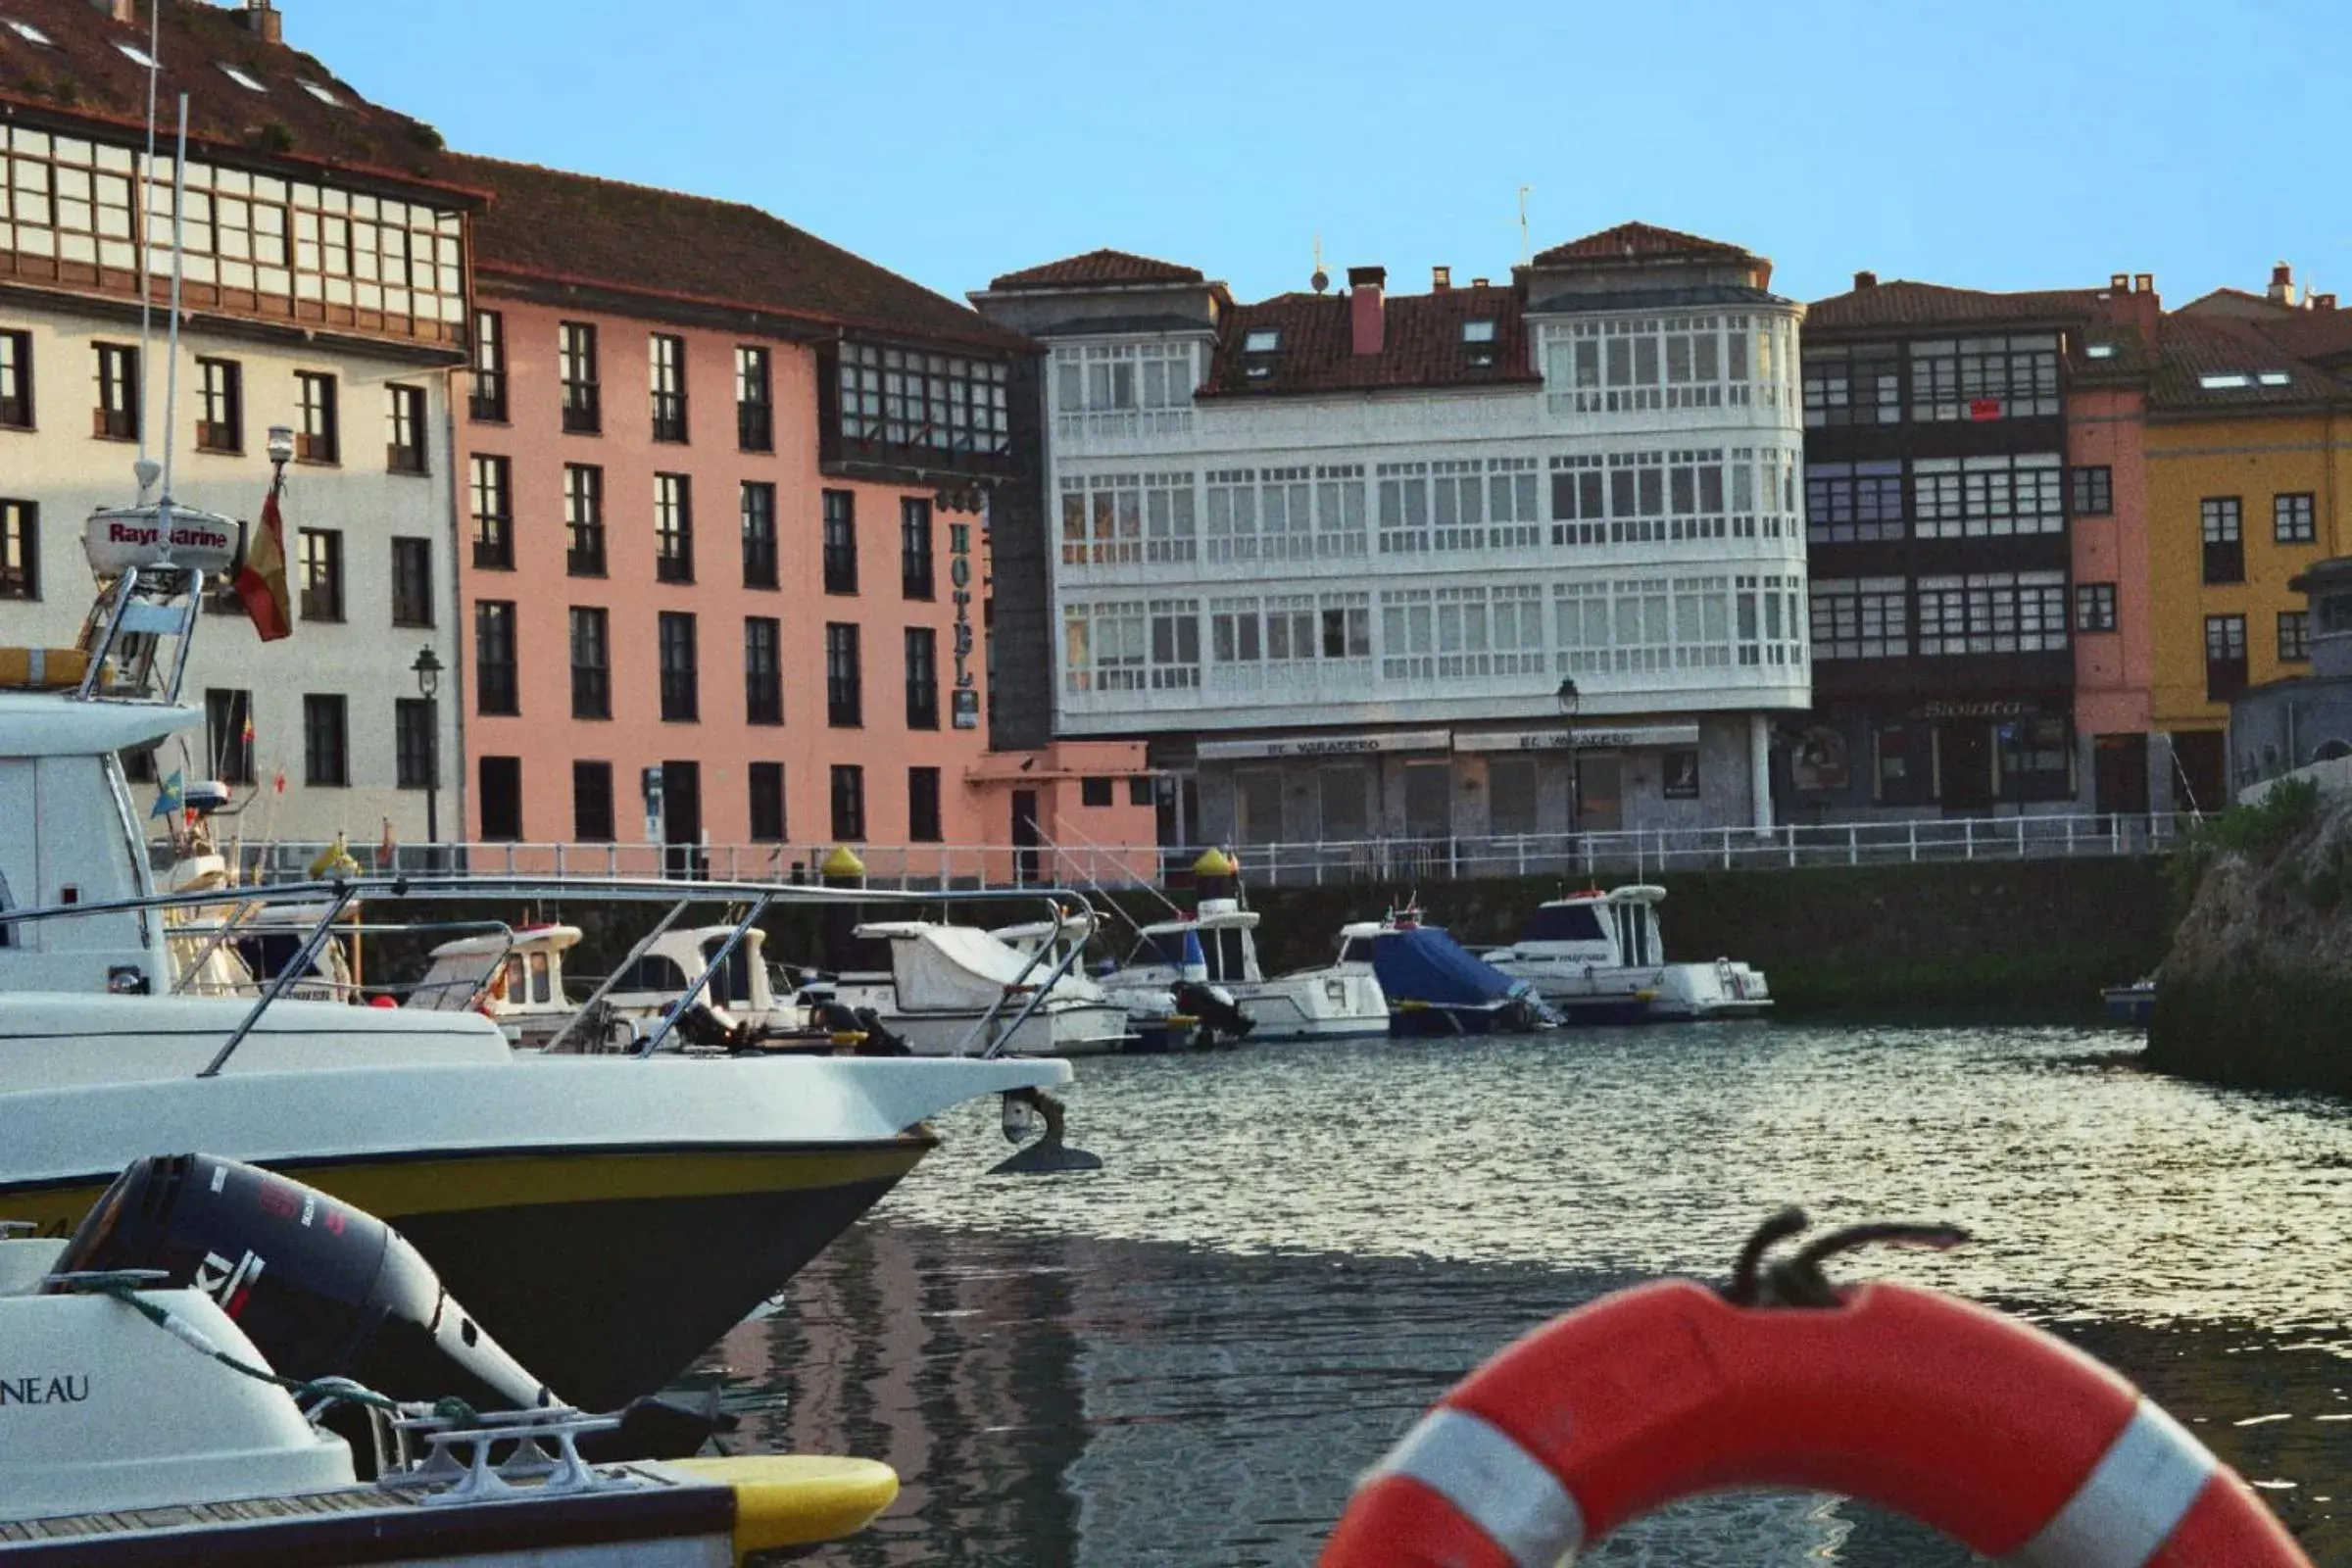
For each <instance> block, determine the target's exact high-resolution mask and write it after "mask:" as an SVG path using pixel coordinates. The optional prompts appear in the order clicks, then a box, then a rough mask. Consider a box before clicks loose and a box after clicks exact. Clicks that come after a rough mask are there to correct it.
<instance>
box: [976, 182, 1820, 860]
mask: <svg viewBox="0 0 2352 1568" xmlns="http://www.w3.org/2000/svg"><path fill="white" fill-rule="evenodd" d="M1769 280H1770V265H1769V264H1768V263H1766V262H1765V261H1763V260H1762V259H1761V258H1758V257H1755V256H1753V255H1750V254H1749V253H1747V252H1745V251H1742V250H1740V249H1739V248H1738V247H1735V246H1731V245H1724V244H1720V243H1718V242H1715V241H1711V240H1704V239H1699V238H1696V237H1694V236H1691V235H1685V234H1676V233H1673V232H1671V231H1668V230H1664V229H1658V228H1653V227H1650V226H1648V225H1645V224H1639V223H1635V224H1626V225H1623V226H1621V227H1619V228H1616V229H1611V230H1608V231H1606V232H1605V233H1600V234H1595V235H1592V236H1589V237H1588V238H1586V239H1582V240H1578V241H1576V242H1573V243H1571V244H1568V245H1563V246H1559V247H1556V248H1554V249H1552V250H1549V251H1545V252H1544V253H1542V254H1541V255H1538V256H1537V257H1536V258H1535V259H1534V261H1533V263H1532V264H1531V265H1529V266H1527V267H1524V268H1522V269H1519V270H1517V272H1516V273H1515V274H1514V276H1513V278H1512V279H1511V281H1510V282H1509V283H1508V284H1505V285H1495V284H1493V283H1490V282H1489V281H1488V280H1487V279H1485V278H1478V279H1473V280H1472V281H1470V282H1469V283H1468V284H1467V285H1465V286H1456V285H1454V284H1453V283H1452V280H1451V278H1450V276H1449V275H1448V273H1447V271H1446V269H1442V268H1441V269H1438V270H1436V271H1435V272H1434V274H1433V277H1432V286H1431V288H1430V290H1429V291H1428V292H1426V293H1421V294H1391V293H1390V292H1389V291H1388V289H1387V286H1386V275H1385V273H1384V272H1383V270H1381V269H1378V268H1358V269H1354V270H1350V272H1349V273H1348V288H1347V290H1346V292H1344V293H1336V294H1335V293H1327V292H1325V291H1324V288H1325V283H1324V280H1323V278H1322V277H1321V275H1320V274H1318V276H1317V279H1316V290H1315V292H1312V293H1300V294H1285V295H1280V296H1277V297H1275V298H1273V299H1269V300H1265V301H1262V302H1258V303H1256V304H1242V303H1237V302H1236V301H1234V300H1233V299H1232V298H1231V296H1230V294H1229V292H1228V291H1227V290H1226V289H1225V288H1224V287H1223V285H1221V284H1216V283H1212V282H1209V281H1208V280H1206V279H1205V277H1204V276H1203V275H1202V274H1201V272H1200V271H1198V270H1194V269H1191V268H1186V267H1178V266H1174V265H1171V264H1167V263H1162V262H1154V261H1151V260H1148V259H1145V258H1140V257H1133V256H1126V255H1122V254H1120V253H1116V252H1107V251H1104V252H1095V253H1091V254H1089V255H1086V256H1082V257H1074V258H1071V259H1068V260H1066V261H1063V262H1057V263H1054V264H1050V265H1047V266H1044V267H1040V268H1035V269H1031V270H1027V271H1023V272H1016V273H1011V274H1008V275H1005V276H1003V277H1000V278H998V279H996V280H995V281H994V282H993V283H992V284H991V285H990V287H989V288H988V289H986V290H984V291H981V292H979V293H976V294H975V295H974V296H973V299H974V302H975V303H976V304H977V305H978V306H979V307H980V309H981V310H982V311H983V313H984V314H986V315H988V316H989V317H991V318H992V319H995V320H997V321H999V322H1001V323H1003V324H1005V325H1007V326H1010V327H1013V328H1015V329H1017V330H1020V331H1022V332H1025V333H1028V334H1029V335H1031V336H1033V337H1036V338H1039V339H1041V340H1044V341H1045V342H1047V343H1048V344H1049V345H1050V355H1049V358H1048V362H1047V366H1046V374H1045V376H1044V382H1045V384H1044V387H1043V388H1042V399H1043V407H1044V418H1045V422H1046V424H1047V427H1048V429H1049V431H1050V438H1049V453H1050V463H1049V465H1048V468H1047V491H1048V514H1049V516H1050V517H1051V519H1052V522H1051V527H1052V533H1051V535H1050V537H1051V538H1052V540H1053V541H1054V550H1053V552H1052V555H1051V557H1050V559H1049V561H1048V562H1046V563H1045V566H1046V569H1047V573H1048V594H1049V596H1050V599H1051V602H1052V604H1053V607H1054V613H1053V623H1052V625H1051V626H1050V627H1048V628H1041V629H1040V630H1041V634H1049V633H1050V636H1051V647H1050V662H1051V667H1052V669H1053V671H1054V693H1053V703H1054V726H1055V730H1056V732H1057V733H1058V734H1059V735H1061V736H1064V737H1121V738H1140V739H1144V740H1146V741H1148V743H1149V745H1150V749H1151V760H1152V765H1153V767H1154V769H1155V770H1158V771H1162V772H1164V773H1165V774H1167V775H1168V782H1167V785H1166V787H1165V788H1164V789H1163V794H1162V799H1161V802H1160V809H1161V821H1160V828H1161V833H1162V837H1163V840H1166V841H1169V842H1187V841H1203V840H1212V841H1213V840H1224V841H1230V842H1239V843H1244V844H1264V843H1277V842H1288V843H1301V842H1305V843H1320V844H1325V845H1329V846H1334V847H1335V853H1343V854H1344V853H1346V851H1345V850H1344V849H1342V848H1339V847H1344V846H1348V845H1352V844H1360V843H1362V842H1363V841H1367V840H1376V839H1378V840H1397V839H1404V840H1411V841H1417V842H1423V843H1431V844H1435V843H1440V842H1452V843H1460V842H1463V841H1468V842H1470V843H1473V844H1484V843H1490V842H1493V841H1496V840H1514V839H1522V840H1523V839H1528V838H1532V837H1535V836H1538V835H1557V834H1564V833H1566V832H1569V831H1571V830H1583V831H1605V830H1610V829H1616V828H1620V827H1640V828H1664V827H1677V826H1689V827H1697V826H1724V825H1737V826H1742V827H1748V826H1757V825H1762V824H1765V823H1768V822H1769V821H1770V809H1771V803H1770V797H1769V792H1768V790H1767V789H1766V788H1765V787H1764V779H1765V758H1766V755H1767V747H1768V723H1767V715H1770V714H1775V713H1780V712H1785V711H1791V710H1801V709H1802V708H1803V707H1804V706H1805V705H1806V703H1807V702H1808V700H1809V688H1808V679H1807V649H1806V627H1805V617H1804V614H1803V607H1804V603H1805V591H1804V582H1805V562H1804V541H1803V539H1802V537H1801V534H1800V530H1799V525H1798V518H1799V515H1800V514H1799V512H1798V503H1797V492H1796V482H1797V470H1798V466H1799V463H1800V455H1801V446H1800V430H1799V425H1798V411H1797V401H1796V400H1797V393H1796V375H1795V343H1796V327H1797V322H1798V319H1799V317H1800V314H1801V312H1800V310H1799V308H1798V307H1797V306H1795V305H1794V304H1792V303H1791V302H1789V301H1787V300H1783V299H1781V298H1779V297H1777V296H1775V295H1773V294H1771V293H1770V292H1769V290H1768V286H1767V285H1768V283H1769ZM1005 633H1006V628H1004V627H1000V635H1001V637H1002V636H1004V635H1005ZM1039 652H1041V653H1042V652H1047V650H1042V649H1041V650H1039ZM1011 654H1012V651H1011V650H1010V649H1004V650H1001V657H1005V658H1009V657H1011ZM1038 662H1039V663H1041V664H1042V663H1045V662H1047V661H1045V660H1039V661H1038Z"/></svg>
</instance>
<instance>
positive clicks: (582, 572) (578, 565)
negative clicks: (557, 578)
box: [564, 463, 605, 577]
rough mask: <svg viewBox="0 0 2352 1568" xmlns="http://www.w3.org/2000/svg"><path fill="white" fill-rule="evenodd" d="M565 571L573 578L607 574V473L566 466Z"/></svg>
mask: <svg viewBox="0 0 2352 1568" xmlns="http://www.w3.org/2000/svg"><path fill="white" fill-rule="evenodd" d="M564 571H565V572H566V573H567V574H569V575H571V576H574V577H602V576H603V575H604V574H605V470H604V469H602V468H600V467H597V466H595V465H593V464H587V463H566V464H565V465H564Z"/></svg>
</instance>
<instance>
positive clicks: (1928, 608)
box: [1919, 571, 2067, 655]
mask: <svg viewBox="0 0 2352 1568" xmlns="http://www.w3.org/2000/svg"><path fill="white" fill-rule="evenodd" d="M2066 646H2067V626H2066V573H2064V572H2062V571H2021V572H1980V573H1975V574H1972V575H1970V576H1967V577H1922V578H1920V579H1919V651H1920V652H1921V653H1922V654H1928V655H1936V654H1944V655H1950V654H2032V653H2057V652H2059V651H2061V650H2063V649H2064V648H2065V647H2066Z"/></svg>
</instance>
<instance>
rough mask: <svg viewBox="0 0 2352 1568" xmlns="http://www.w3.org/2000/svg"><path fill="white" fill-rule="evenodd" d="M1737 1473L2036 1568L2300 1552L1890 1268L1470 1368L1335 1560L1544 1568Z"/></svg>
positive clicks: (2152, 1567) (2215, 1473)
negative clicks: (1890, 1517)
mask: <svg viewBox="0 0 2352 1568" xmlns="http://www.w3.org/2000/svg"><path fill="white" fill-rule="evenodd" d="M1730 1487H1786V1488H1797V1489H1803V1490H1808V1491H1821V1492H1837V1493H1844V1494H1847V1495H1853V1496H1858V1497H1863V1498H1867V1499H1869V1500H1870V1501H1873V1502H1876V1503H1879V1504H1882V1505H1884V1506H1886V1507H1889V1508H1893V1509H1895V1510H1897V1511H1898V1512H1901V1513H1905V1514H1908V1515H1910V1516H1911V1517H1912V1518H1914V1519H1917V1520H1920V1521H1921V1522H1923V1523H1925V1524H1928V1525H1930V1526H1933V1527H1934V1528H1936V1529H1937V1530H1941V1531H1943V1532H1944V1533H1945V1534H1946V1535H1948V1536H1950V1537H1952V1538H1953V1539H1955V1540H1957V1541H1959V1542H1961V1543H1963V1544H1966V1545H1968V1546H1970V1547H1972V1548H1974V1549H1975V1550H1977V1551H1979V1552H1982V1553H1984V1554H1985V1555H1986V1556H1989V1557H1995V1558H1998V1559H2000V1560H2002V1561H2004V1562H2009V1563H2016V1564H2027V1565H2031V1568H2219V1565H2224V1564H2227V1565H2229V1568H2310V1563H2309V1560H2308V1559H2307V1558H2306V1557H2305V1556H2304V1555H2303V1553H2302V1551H2301V1550H2300V1549H2299V1548H2298V1547H2297V1546H2296V1545H2295V1543H2294V1541H2293V1539H2292V1538H2291V1537H2289V1536H2288V1535H2287V1533H2286V1531H2285V1529H2284V1528H2283V1527H2282V1526H2280V1525H2279V1523H2278V1520H2277V1518H2275V1517H2274V1516H2273V1515H2272V1513H2271V1511H2270V1510H2269V1509H2268V1508H2267V1507H2265V1506H2264V1505H2263V1503H2262V1501H2261V1500H2260V1499H2259V1498H2257V1497H2256V1496H2255V1495H2254V1494H2253V1492H2252V1491H2251V1490H2250V1489H2249V1488H2248V1487H2247V1486H2246V1484H2245V1483H2244V1482H2243V1481H2241V1480H2239V1479H2238V1477H2237V1476H2236V1475H2235V1474H2233V1473H2232V1472H2231V1471H2230V1470H2229V1469H2228V1468H2227V1467H2226V1466H2224V1465H2223V1464H2222V1463H2221V1462H2220V1461H2219V1460H2217V1459H2216V1458H2214V1456H2213V1455H2212V1454H2211V1453H2209V1452H2207V1451H2206V1449H2205V1447H2204V1446H2202V1445H2201V1444H2199V1443H2198V1442H2197V1441H2196V1439H2194V1438H2192V1437H2191V1436H2189V1435H2188V1433H2187V1432H2186V1431H2184V1430H2183V1429H2182V1428H2181V1427H2180V1426H2179V1425H2178V1424H2177V1423H2175V1422H2174V1421H2173V1419H2172V1418H2171V1417H2170V1416H2167V1415H2166V1414H2165V1413H2164V1412H2163V1411H2162V1410H2160V1409H2158V1408H2157V1407H2156V1406H2155V1405H2154V1404H2153V1403H2151V1402H2150V1401H2149V1400H2148V1399H2146V1398H2145V1397H2142V1396H2141V1395H2140V1394H2139V1392H2138V1391H2137V1390H2136V1389H2134V1388H2132V1387H2131V1384H2129V1383H2127V1382H2125V1381H2124V1379H2122V1378H2121V1377H2119V1376H2117V1375H2116V1374H2115V1373H2114V1372H2112V1371H2110V1370H2108V1369H2107V1368H2106V1367H2104V1366H2101V1365H2100V1364H2099V1363H2098V1362H2096V1361H2094V1360H2092V1359H2091V1358H2090V1357H2089V1356H2086V1355H2084V1354H2082V1352H2081V1351H2079V1350H2076V1349H2074V1348H2072V1347H2070V1346H2067V1345H2065V1344H2063V1343H2061V1342H2059V1341H2058V1340H2055V1339H2052V1338H2051V1337H2049V1336H2048V1335H2045V1334H2042V1333H2040V1332H2039V1331H2037V1330H2034V1329H2032V1328H2029V1327H2027V1326H2025V1325H2024V1324H2022V1323H2018V1322H2016V1321H2014V1320H2012V1319H2010V1318H2006V1317H2002V1316H2000V1315H1999V1314H1998V1313H1995V1312H1991V1311H1987V1310H1986V1309H1985V1308H1983V1307H1979V1306H1974V1305H1971V1304H1969V1303H1967V1302H1964V1301H1959V1300H1955V1299H1951V1298H1949V1297H1945V1296H1938V1295H1936V1293H1934V1292H1932V1291H1922V1290H1915V1289H1911V1288H1909V1287H1906V1286H1901V1285H1892V1284H1871V1285H1862V1286H1858V1287H1855V1288H1853V1289H1851V1290H1849V1291H1846V1292H1844V1293H1842V1297H1841V1300H1840V1303H1839V1304H1838V1305H1837V1306H1833V1307H1786V1306H1765V1307H1750V1306H1736V1305H1734V1304H1732V1303H1731V1302H1730V1301H1728V1300H1726V1299H1724V1298H1723V1297H1721V1296H1719V1295H1717V1294H1716V1293H1715V1292H1713V1291H1710V1290H1708V1289H1706V1288H1705V1287H1703V1286H1700V1285H1697V1284H1694V1283H1691V1282H1690V1281H1666V1282H1663V1283H1659V1284H1655V1285H1645V1286H1642V1287H1639V1288H1637V1289H1634V1290H1630V1291H1625V1292H1622V1293H1620V1294H1618V1295H1615V1296H1611V1297H1607V1298H1605V1299H1601V1300H1599V1301H1596V1302H1594V1303H1593V1304H1592V1305H1590V1306H1588V1307H1585V1308H1584V1309H1583V1310H1581V1311H1577V1312H1572V1313H1569V1314H1568V1315H1566V1316H1564V1317H1561V1318H1557V1319H1554V1320H1553V1321H1552V1322H1551V1323H1549V1324H1547V1325H1545V1326H1544V1328H1541V1329H1539V1330H1537V1331H1536V1332H1535V1333H1533V1334H1531V1335H1529V1336H1528V1337H1527V1338H1525V1339H1523V1340H1521V1341H1520V1342H1519V1343H1518V1344H1516V1345H1513V1346H1511V1347H1510V1348H1507V1349H1505V1350H1503V1351H1502V1352H1501V1353H1500V1354H1498V1355H1496V1356H1495V1357H1494V1358H1493V1359H1492V1360H1490V1361H1488V1362H1487V1363H1486V1365H1484V1366H1482V1367H1480V1368H1479V1369H1478V1370H1477V1371H1476V1372H1473V1373H1472V1374H1471V1375H1470V1376H1469V1377H1468V1378H1467V1379H1465V1380H1464V1381H1463V1382H1461V1383H1460V1384H1458V1385H1457V1386H1456V1387H1455V1388H1454V1389H1453V1390H1452V1392H1451V1393H1449V1394H1447V1395H1446V1397H1445V1398H1444V1399H1443V1400H1441V1401H1440V1402H1439V1403H1438V1405H1437V1407H1436V1408H1434V1409H1433V1410H1431V1411H1430V1412H1429V1414H1427V1415H1426V1416H1424V1417H1422V1419H1421V1421H1420V1422H1419V1423H1418V1424H1417V1425H1416V1426H1414V1427H1413V1429H1412V1430H1411V1431H1410V1432H1408V1433H1406V1434H1405V1436H1404V1438H1403V1439H1402V1440H1401V1441H1399V1442H1398V1444H1397V1446H1396V1447H1395V1448H1394V1449H1392V1450H1391V1451H1390V1453H1389V1455H1388V1457H1387V1458H1385V1459H1383V1460H1382V1461H1381V1462H1380V1464H1379V1465H1378V1466H1377V1467H1375V1468H1374V1470H1373V1471H1372V1473H1371V1474H1370V1475H1369V1476H1367V1477H1366V1478H1365V1480H1364V1482H1363V1484H1362V1485H1361V1486H1360V1487H1359V1488H1358V1489H1357V1491H1356V1494H1355V1497H1354V1500H1353V1501H1352V1502H1350V1503H1349V1504H1348V1512H1347V1514H1346V1515H1345V1516H1344V1517H1342V1519H1341V1520H1340V1524H1339V1528H1338V1529H1337V1530H1336V1531H1335V1532H1333V1534H1332V1537H1331V1541H1330V1544H1329V1545H1328V1546H1326V1548H1325V1549H1324V1552H1323V1556H1322V1568H1375V1565H1378V1568H1412V1565H1419V1568H1537V1565H1539V1564H1540V1565H1543V1568H1550V1565H1551V1564H1553V1563H1555V1562H1559V1561H1561V1560H1563V1559H1565V1558H1567V1557H1569V1556H1571V1555H1572V1554H1573V1553H1575V1552H1577V1551H1578V1550H1580V1549H1582V1548H1584V1547H1585V1546H1588V1545H1591V1544H1594V1543H1596V1542H1599V1541H1601V1540H1603V1539H1605V1538H1606V1537H1607V1536H1608V1535H1609V1534H1610V1533H1611V1532H1612V1531H1614V1530H1616V1529H1617V1528H1618V1527H1619V1526H1621V1525H1624V1524H1625V1523H1627V1522H1628V1521H1629V1520H1632V1519H1635V1518H1638V1517H1640V1516H1641V1515H1642V1514H1645V1513H1648V1512H1650V1511H1652V1510H1653V1509H1656V1508H1659V1507H1662V1506H1663V1505H1665V1504H1666V1503H1669V1502H1672V1501H1673V1500H1675V1499H1676V1498H1678V1497H1682V1496H1686V1495H1691V1494H1692V1493H1699V1492H1711V1491H1718V1490H1721V1489H1724V1488H1730Z"/></svg>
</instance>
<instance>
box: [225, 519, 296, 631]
mask: <svg viewBox="0 0 2352 1568" xmlns="http://www.w3.org/2000/svg"><path fill="white" fill-rule="evenodd" d="M236 586H237V597H238V598H239V599H242V600H244V601H245V613H247V614H248V615H251V616H252V617H253V629H254V630H256V631H258V632H260V633H261V634H262V641H264V642H266V643H273V642H275V641H277V640H278V639H279V638H280V637H284V636H288V635H290V634H291V633H292V632H293V630H294V613H293V607H292V606H291V605H290V604H288V603H287V600H286V525H285V523H284V521H283V520H282V519H281V518H280V517H279V516H278V515H277V486H275V485H271V486H270V499H268V500H267V501H265V502H263V503H262V520H261V524H260V526H258V527H256V528H255V529H254V530H253V532H252V534H251V535H250V536H249V537H248V538H247V539H246V541H245V564H244V565H243V566H242V567H240V568H239V569H238V571H237V585H236Z"/></svg>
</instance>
